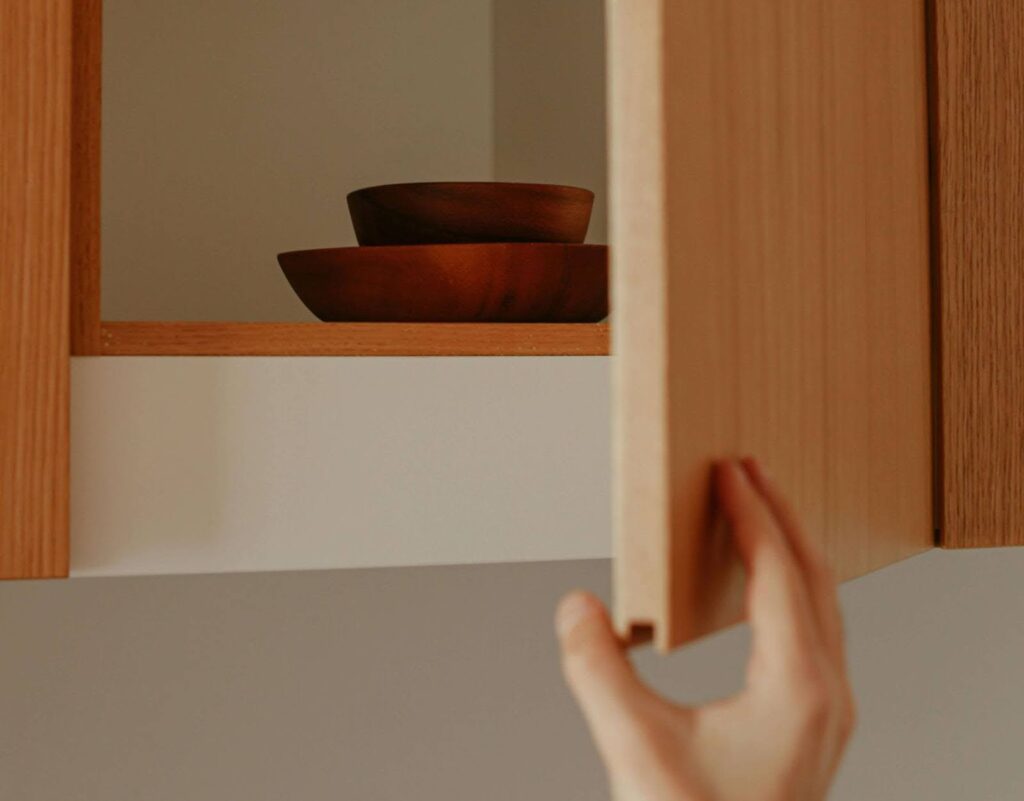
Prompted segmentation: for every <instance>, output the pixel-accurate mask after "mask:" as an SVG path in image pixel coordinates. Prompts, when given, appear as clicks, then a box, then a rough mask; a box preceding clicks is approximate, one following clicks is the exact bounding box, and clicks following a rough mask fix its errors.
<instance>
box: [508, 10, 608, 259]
mask: <svg viewBox="0 0 1024 801" xmlns="http://www.w3.org/2000/svg"><path fill="white" fill-rule="evenodd" d="M493 3H494V26H493V30H494V174H495V177H496V178H498V179H499V180H505V181H540V182H544V181H549V182H553V183H564V184H574V185H578V186H584V187H586V188H588V189H592V190H593V191H594V192H595V193H596V195H597V197H596V198H595V201H594V214H593V217H592V219H591V222H590V230H589V232H588V235H587V240H588V241H589V242H607V241H608V211H607V203H606V201H607V195H608V191H607V184H608V175H607V157H606V150H607V137H606V130H605V128H606V122H605V82H604V80H603V78H604V75H605V30H604V2H603V0H558V2H555V3H552V2H550V0H493Z"/></svg>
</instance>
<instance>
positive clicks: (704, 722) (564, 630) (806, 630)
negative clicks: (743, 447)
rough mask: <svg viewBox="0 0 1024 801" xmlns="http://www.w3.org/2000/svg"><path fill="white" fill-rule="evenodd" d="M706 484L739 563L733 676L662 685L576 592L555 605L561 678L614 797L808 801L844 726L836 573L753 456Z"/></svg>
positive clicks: (848, 698) (819, 789)
mask: <svg viewBox="0 0 1024 801" xmlns="http://www.w3.org/2000/svg"><path fill="white" fill-rule="evenodd" d="M715 485H716V491H717V495H718V500H719V503H720V505H721V508H722V510H723V512H724V513H725V515H726V518H727V520H728V521H729V523H730V524H731V527H732V530H733V536H734V537H735V540H736V544H737V549H738V551H739V553H740V557H741V559H742V560H743V562H744V565H745V567H746V570H747V597H746V604H747V616H748V619H749V621H750V626H751V629H752V633H753V641H752V646H751V656H750V662H749V664H748V666H747V674H746V685H745V687H744V689H743V690H741V691H740V692H739V693H738V694H737V695H735V696H732V697H730V698H725V699H722V700H720V701H715V702H713V703H711V704H708V705H706V706H701V707H689V706H681V705H678V704H676V703H674V702H671V701H669V700H667V699H665V698H662V697H661V696H659V695H657V694H656V693H655V692H654V691H653V690H651V689H650V688H649V687H647V686H646V685H645V684H644V683H643V682H642V681H641V680H640V678H639V677H638V676H637V675H636V673H635V672H634V670H633V667H632V664H631V663H630V661H629V658H628V656H627V654H626V649H625V647H624V646H623V644H622V643H621V642H620V640H619V639H618V638H617V636H616V634H615V632H614V630H613V628H612V625H611V622H610V621H609V618H608V614H607V612H606V611H605V609H604V607H603V605H602V604H601V602H600V601H599V600H598V599H597V598H595V597H593V596H592V595H588V594H586V593H580V592H577V593H572V594H570V595H568V596H566V597H565V598H564V599H563V600H562V602H561V603H560V604H559V607H558V612H557V615H556V629H557V632H558V636H559V640H560V642H561V647H562V667H563V671H564V673H565V677H566V681H567V682H568V684H569V687H570V688H571V690H572V692H573V694H574V695H575V696H576V700H577V701H578V702H579V704H580V707H581V708H582V710H583V713H584V716H585V717H586V719H587V723H588V725H589V727H590V731H591V734H592V735H593V738H594V741H595V744H596V745H597V748H598V751H599V752H600V754H601V757H602V759H603V760H604V763H605V767H606V768H607V771H608V777H609V782H610V784H611V787H612V795H613V796H614V798H616V799H617V801H821V799H824V798H825V796H826V794H827V792H828V788H829V785H830V784H831V782H832V778H833V776H834V774H835V771H836V768H837V767H838V765H839V760H840V758H841V756H842V753H843V749H844V748H845V746H846V742H847V740H848V739H849V736H850V733H851V732H852V730H853V725H854V703H853V697H852V694H851V692H850V685H849V681H848V679H847V676H846V658H845V654H844V646H843V631H842V619H841V616H840V612H839V605H838V602H837V599H836V591H835V582H834V580H833V579H832V576H831V574H830V573H829V571H828V569H827V568H826V567H825V565H824V563H823V561H822V558H821V556H820V555H819V553H818V551H817V549H816V548H815V547H813V546H812V545H811V544H810V543H809V542H808V541H807V539H806V538H805V537H804V535H803V533H802V531H801V529H800V526H799V524H798V521H797V520H796V518H795V516H794V514H793V512H792V510H791V508H790V507H789V504H788V503H787V502H786V500H785V499H784V498H783V497H782V495H781V494H780V492H779V491H778V489H777V488H776V487H775V486H774V485H773V484H772V483H771V482H770V481H769V480H768V479H767V478H766V477H765V475H764V473H763V471H762V470H761V469H760V467H759V466H758V464H757V463H756V462H755V461H754V460H753V459H744V460H743V461H742V462H736V461H726V462H722V463H720V464H718V465H717V466H716V470H715Z"/></svg>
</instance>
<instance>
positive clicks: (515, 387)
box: [71, 357, 611, 576]
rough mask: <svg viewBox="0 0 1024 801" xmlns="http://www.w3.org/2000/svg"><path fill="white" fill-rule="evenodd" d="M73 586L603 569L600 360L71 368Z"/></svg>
mask: <svg viewBox="0 0 1024 801" xmlns="http://www.w3.org/2000/svg"><path fill="white" fill-rule="evenodd" d="M71 390H72V391H71V399H72V405H71V571H72V575H77V576H90V575H92V576H95V575H107V576H109V575H145V574H153V573H164V574H167V573H216V572H232V571H250V570H297V569H316V568H331V567H380V566H398V565H425V564H460V563H473V562H504V561H533V560H542V559H585V558H594V557H607V556H609V555H610V548H611V532H610V528H609V503H610V501H609V486H608V482H609V472H608V466H609V462H610V458H611V457H610V454H609V437H608V426H609V423H608V420H609V418H610V411H609V398H608V359H606V358H599V357H579V358H573V357H515V358H512V357H509V358H494V357H487V358H450V357H445V358H408V359H406V358H369V357H360V358H317V357H302V358H253V357H238V358H203V357H192V358H168V357H138V358H136V357H107V358H102V357H101V358H95V357H84V358H76V359H75V360H73V362H72V387H71Z"/></svg>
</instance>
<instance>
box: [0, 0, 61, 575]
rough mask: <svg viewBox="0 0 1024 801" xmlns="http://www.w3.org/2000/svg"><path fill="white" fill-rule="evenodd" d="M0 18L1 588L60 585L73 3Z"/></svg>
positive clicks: (23, 1)
mask: <svg viewBox="0 0 1024 801" xmlns="http://www.w3.org/2000/svg"><path fill="white" fill-rule="evenodd" d="M0 14H2V19H0V578H41V577H49V576H64V575H67V570H68V364H69V355H68V206H69V193H68V186H69V171H70V144H69V141H70V116H71V92H70V77H71V47H70V43H71V3H70V0H12V1H11V2H5V3H4V4H3V7H2V10H0Z"/></svg>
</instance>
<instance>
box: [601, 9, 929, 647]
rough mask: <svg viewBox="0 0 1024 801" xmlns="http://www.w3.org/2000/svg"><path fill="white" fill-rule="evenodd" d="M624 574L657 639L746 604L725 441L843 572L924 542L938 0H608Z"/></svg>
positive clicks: (622, 612)
mask: <svg viewBox="0 0 1024 801" xmlns="http://www.w3.org/2000/svg"><path fill="white" fill-rule="evenodd" d="M609 30H610V40H611V50H610V53H611V116H612V127H611V141H612V145H611V147H612V166H611V169H612V195H613V198H612V240H613V243H614V251H613V259H614V264H613V273H614V277H613V287H614V290H613V292H614V294H613V324H612V329H613V354H614V363H615V364H614V381H615V387H616V388H615V397H616V401H615V402H616V410H615V427H616V432H615V443H616V446H615V447H616V456H615V458H616V468H615V470H616V475H615V482H616V489H615V494H616V506H617V508H616V552H615V590H616V619H617V625H618V626H619V628H620V630H621V631H622V632H623V633H624V634H630V633H637V630H647V629H653V637H654V640H655V643H656V645H657V646H658V647H659V648H662V649H667V648H671V647H673V646H675V645H678V644H680V643H683V642H685V641H687V640H689V639H692V638H693V637H695V636H698V635H700V634H702V633H704V632H707V631H710V630H712V629H714V628H717V627H719V626H721V625H724V624H726V623H728V622H732V621H735V620H737V619H738V618H739V616H740V614H741V610H742V604H741V601H742V593H741V583H742V581H741V579H742V577H741V571H740V570H739V568H738V565H737V562H736V560H735V558H734V557H733V556H732V552H731V545H730V543H729V541H728V537H727V536H726V533H725V532H723V531H722V530H721V526H719V525H718V524H717V522H716V519H715V518H716V515H715V513H714V509H713V499H712V496H711V492H710V486H711V485H710V478H711V466H712V461H713V460H714V459H715V458H719V457H723V456H731V455H741V454H745V453H751V454H754V455H756V456H758V457H759V458H760V459H761V460H762V461H763V463H764V465H765V466H766V468H767V469H768V470H769V471H770V472H771V473H773V474H774V475H775V477H776V479H777V481H778V482H779V484H780V485H781V486H782V487H783V488H784V490H785V491H786V492H787V493H788V494H789V495H790V497H791V498H792V500H793V502H794V503H795V505H796V507H797V509H798V510H799V512H800V513H801V515H802V517H803V520H804V521H805V524H806V527H807V529H808V531H809V532H810V533H811V534H812V535H813V536H815V537H817V538H819V539H820V541H821V542H822V544H823V547H824V549H825V551H826V553H827V554H828V557H829V560H830V562H831V564H832V565H833V566H834V568H835V570H836V572H837V574H838V575H839V576H840V577H841V578H849V577H852V576H856V575H859V574H862V573H865V572H867V571H870V570H873V569H876V568H879V567H882V566H883V565H886V564H889V563H891V562H895V561H897V560H899V559H902V558H904V557H906V556H909V555H911V554H914V553H917V552H919V551H922V550H925V549H927V548H929V547H931V545H932V543H933V537H934V530H933V523H932V499H931V481H932V467H931V412H930V406H931V402H930V346H929V340H930V337H929V255H928V241H929V225H928V216H929V211H928V156H927V152H928V139H927V98H926V96H927V91H926V85H927V82H926V59H925V8H924V2H923V0H860V1H859V2H856V3H840V2H833V1H832V0H662V1H661V2H658V1H657V0H611V4H610V18H609Z"/></svg>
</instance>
